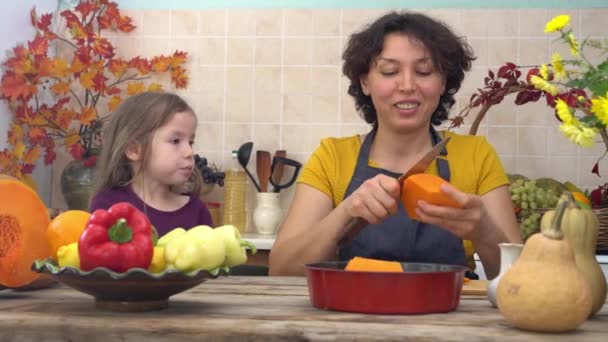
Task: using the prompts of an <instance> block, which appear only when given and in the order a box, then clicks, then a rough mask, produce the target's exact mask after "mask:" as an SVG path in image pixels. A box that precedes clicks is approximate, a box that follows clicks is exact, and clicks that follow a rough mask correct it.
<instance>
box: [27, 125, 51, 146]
mask: <svg viewBox="0 0 608 342" xmlns="http://www.w3.org/2000/svg"><path fill="white" fill-rule="evenodd" d="M27 137H28V139H29V140H30V142H32V143H34V144H38V143H40V142H41V141H42V140H44V139H45V138H46V137H47V134H46V131H45V130H44V129H43V128H40V127H32V128H30V130H29V131H28V132H27Z"/></svg>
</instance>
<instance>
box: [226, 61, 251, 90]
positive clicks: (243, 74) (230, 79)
mask: <svg viewBox="0 0 608 342" xmlns="http://www.w3.org/2000/svg"><path fill="white" fill-rule="evenodd" d="M252 72H253V68H251V67H237V66H231V67H228V68H227V69H226V95H234V94H238V95H243V94H251V90H252V89H253V88H252V87H253V84H252V81H253V74H252Z"/></svg>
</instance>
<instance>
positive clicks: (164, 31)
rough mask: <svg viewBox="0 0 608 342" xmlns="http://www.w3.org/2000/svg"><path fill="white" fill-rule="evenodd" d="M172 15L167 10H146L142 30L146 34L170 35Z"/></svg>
mask: <svg viewBox="0 0 608 342" xmlns="http://www.w3.org/2000/svg"><path fill="white" fill-rule="evenodd" d="M170 20H171V15H170V14H169V13H167V11H165V10H144V11H143V20H142V25H141V31H142V33H143V34H144V35H146V36H161V35H169V34H170V32H171V31H170V30H171V27H170V25H169V23H170Z"/></svg>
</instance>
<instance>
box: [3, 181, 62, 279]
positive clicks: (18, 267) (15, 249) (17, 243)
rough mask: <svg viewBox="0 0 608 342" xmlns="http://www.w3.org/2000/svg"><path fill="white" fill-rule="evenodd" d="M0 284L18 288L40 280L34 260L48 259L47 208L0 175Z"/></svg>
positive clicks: (24, 188) (31, 193) (29, 191)
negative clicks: (33, 266) (33, 265)
mask: <svg viewBox="0 0 608 342" xmlns="http://www.w3.org/2000/svg"><path fill="white" fill-rule="evenodd" d="M0 194H1V195H0V284H1V285H4V286H6V287H21V286H23V285H27V284H30V283H32V282H33V281H35V280H36V279H38V278H40V275H39V274H38V273H36V272H33V271H31V270H30V267H31V265H32V263H33V261H34V260H36V259H44V258H47V257H49V256H50V255H51V253H50V251H49V246H48V242H47V240H46V229H47V227H48V225H49V222H50V220H49V215H48V212H47V209H46V206H45V205H44V203H42V201H41V200H40V197H38V194H36V192H34V191H33V190H32V189H31V188H30V187H29V186H27V185H26V184H25V183H22V182H20V181H19V180H17V179H14V178H12V177H9V176H6V175H0Z"/></svg>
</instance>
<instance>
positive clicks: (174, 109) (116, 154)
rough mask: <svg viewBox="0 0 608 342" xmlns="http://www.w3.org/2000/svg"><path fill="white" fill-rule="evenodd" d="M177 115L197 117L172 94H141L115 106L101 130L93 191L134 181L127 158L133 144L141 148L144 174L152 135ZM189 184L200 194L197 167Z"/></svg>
mask: <svg viewBox="0 0 608 342" xmlns="http://www.w3.org/2000/svg"><path fill="white" fill-rule="evenodd" d="M176 113H191V114H192V115H193V116H194V117H195V118H196V115H195V114H194V111H193V110H192V108H190V106H189V105H188V104H187V103H186V101H184V100H183V99H182V98H181V97H179V96H178V95H175V94H171V93H159V92H144V93H141V94H138V95H135V96H132V97H129V98H128V99H126V100H125V101H124V102H123V103H122V104H121V105H120V106H118V108H116V110H115V111H114V112H113V113H112V116H111V118H110V121H109V123H108V124H107V126H106V127H105V129H104V135H103V148H102V150H101V156H100V160H99V162H98V164H97V175H98V181H97V186H96V189H95V190H96V191H95V192H96V193H97V192H99V191H102V190H108V189H112V188H116V187H123V186H126V185H128V184H129V183H131V182H132V181H133V178H134V177H135V174H134V170H133V168H132V167H131V164H130V161H129V159H127V156H126V152H127V148H128V147H129V146H130V145H131V144H133V143H137V144H138V145H139V146H141V148H142V151H141V152H142V159H141V165H143V167H142V168H141V170H140V171H141V172H143V170H144V169H145V165H147V162H148V159H149V157H150V153H151V151H150V146H151V142H152V135H153V134H154V132H155V131H156V130H157V129H158V128H160V127H162V126H164V125H165V124H167V123H168V122H169V121H170V120H171V119H172V118H173V116H174V115H175V114H176ZM188 183H191V186H190V192H192V193H195V194H198V193H200V188H201V185H202V177H201V175H200V174H199V172H198V171H197V169H196V168H194V171H193V172H192V176H191V177H190V180H189V182H188Z"/></svg>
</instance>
